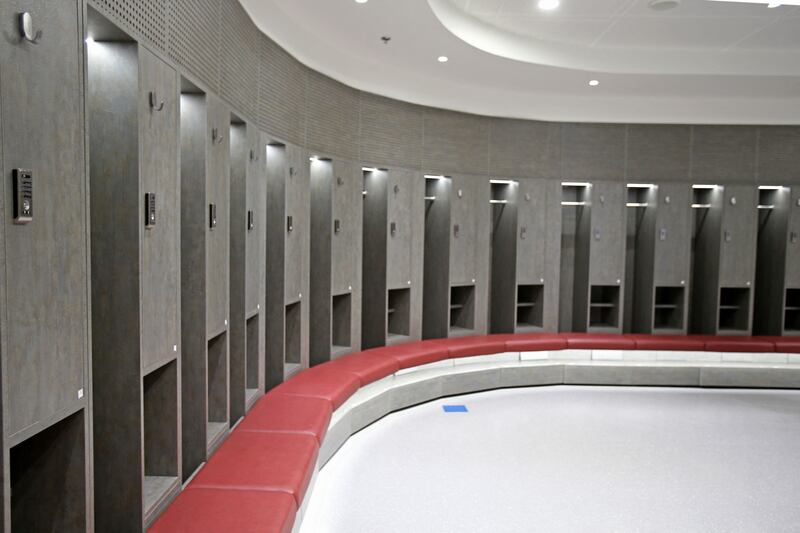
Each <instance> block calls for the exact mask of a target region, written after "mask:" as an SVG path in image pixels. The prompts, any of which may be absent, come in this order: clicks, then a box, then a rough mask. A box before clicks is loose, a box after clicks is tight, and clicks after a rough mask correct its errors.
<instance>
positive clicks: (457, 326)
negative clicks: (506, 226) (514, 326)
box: [448, 176, 491, 337]
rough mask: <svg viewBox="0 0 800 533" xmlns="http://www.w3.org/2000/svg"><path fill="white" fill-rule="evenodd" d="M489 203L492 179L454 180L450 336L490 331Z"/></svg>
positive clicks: (458, 178)
mask: <svg viewBox="0 0 800 533" xmlns="http://www.w3.org/2000/svg"><path fill="white" fill-rule="evenodd" d="M489 200H490V184H489V180H486V179H481V178H478V177H475V176H454V177H453V178H452V194H451V200H450V205H451V213H450V217H451V220H450V224H451V227H450V237H451V238H450V278H449V287H450V304H449V329H448V336H449V337H459V336H464V335H478V334H485V333H487V331H488V318H489V317H488V311H489V306H488V303H489V301H488V297H489V262H490V256H489V249H490V238H491V236H490V216H491V210H490V209H489V205H490V204H489Z"/></svg>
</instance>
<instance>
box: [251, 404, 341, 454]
mask: <svg viewBox="0 0 800 533" xmlns="http://www.w3.org/2000/svg"><path fill="white" fill-rule="evenodd" d="M332 412H333V407H332V406H331V402H329V401H328V400H323V399H322V398H312V397H310V396H293V395H290V394H279V393H278V394H276V393H275V392H270V393H268V394H267V395H265V396H264V397H262V398H261V399H260V400H259V401H258V403H256V405H255V406H253V408H252V409H251V410H250V412H249V413H247V416H245V417H244V420H242V422H241V423H240V424H239V429H240V430H242V431H282V432H288V433H305V434H308V435H312V436H313V437H314V438H315V439H317V444H322V439H323V438H324V437H325V432H326V431H327V430H328V424H329V423H330V421H331V414H332Z"/></svg>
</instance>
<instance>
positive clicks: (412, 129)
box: [359, 92, 423, 169]
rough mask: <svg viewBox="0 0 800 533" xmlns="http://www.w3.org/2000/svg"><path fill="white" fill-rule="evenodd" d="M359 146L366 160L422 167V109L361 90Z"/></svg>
mask: <svg viewBox="0 0 800 533" xmlns="http://www.w3.org/2000/svg"><path fill="white" fill-rule="evenodd" d="M360 106H361V112H360V115H361V117H360V125H359V126H360V128H359V130H360V131H359V146H360V150H361V160H362V161H364V162H367V163H379V164H381V165H390V166H402V167H405V168H413V169H418V168H420V167H421V166H422V123H423V118H422V117H423V112H422V108H421V107H419V106H415V105H413V104H407V103H405V102H400V101H397V100H392V99H390V98H384V97H382V96H378V95H375V94H370V93H364V92H362V93H361V98H360Z"/></svg>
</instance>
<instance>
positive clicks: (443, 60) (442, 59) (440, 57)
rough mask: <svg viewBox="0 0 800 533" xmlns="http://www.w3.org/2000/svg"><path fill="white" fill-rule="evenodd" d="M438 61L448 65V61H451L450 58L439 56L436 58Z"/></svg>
mask: <svg viewBox="0 0 800 533" xmlns="http://www.w3.org/2000/svg"><path fill="white" fill-rule="evenodd" d="M436 60H437V61H438V62H439V63H447V62H448V61H450V58H449V57H447V56H439V57H438V58H436Z"/></svg>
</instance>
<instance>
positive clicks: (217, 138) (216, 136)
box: [211, 128, 225, 144]
mask: <svg viewBox="0 0 800 533" xmlns="http://www.w3.org/2000/svg"><path fill="white" fill-rule="evenodd" d="M224 139H225V137H224V136H222V135H220V133H219V130H218V129H217V128H211V142H212V143H214V144H219V143H221V142H222V141H223V140H224Z"/></svg>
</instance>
